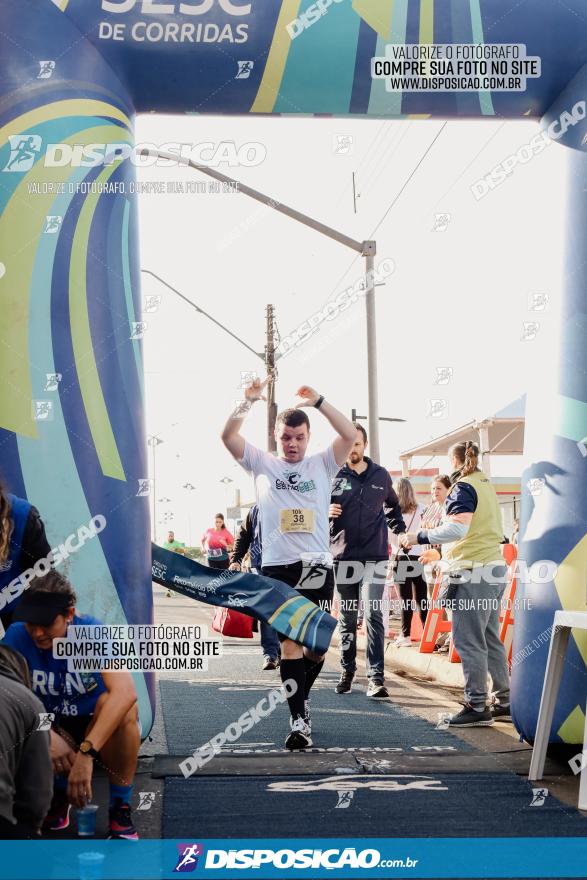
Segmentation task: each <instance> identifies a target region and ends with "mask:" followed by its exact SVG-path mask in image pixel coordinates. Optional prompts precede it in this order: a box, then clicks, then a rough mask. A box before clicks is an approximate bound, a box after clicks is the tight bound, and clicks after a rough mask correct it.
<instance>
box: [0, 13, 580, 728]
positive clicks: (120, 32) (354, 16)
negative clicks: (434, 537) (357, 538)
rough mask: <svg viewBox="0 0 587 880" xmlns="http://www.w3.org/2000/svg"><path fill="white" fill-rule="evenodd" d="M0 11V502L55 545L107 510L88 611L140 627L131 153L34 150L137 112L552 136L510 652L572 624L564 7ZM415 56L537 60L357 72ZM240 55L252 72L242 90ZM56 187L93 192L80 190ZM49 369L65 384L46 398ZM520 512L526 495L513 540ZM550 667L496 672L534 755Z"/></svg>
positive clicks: (566, 712) (569, 87) (569, 33)
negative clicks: (553, 233)
mask: <svg viewBox="0 0 587 880" xmlns="http://www.w3.org/2000/svg"><path fill="white" fill-rule="evenodd" d="M0 12H1V20H2V27H1V31H2V34H1V35H0V41H1V47H2V48H1V52H0V113H1V119H0V200H1V204H2V220H1V227H0V260H1V261H2V263H3V264H4V267H5V271H4V274H3V276H2V277H1V278H0V308H1V316H2V345H1V346H0V450H1V457H0V462H1V467H2V471H3V472H4V474H5V476H6V477H7V479H8V481H9V484H10V488H11V489H12V490H13V491H14V492H16V493H17V494H19V495H22V496H26V497H29V498H31V499H32V500H34V503H35V504H36V505H37V506H38V507H39V508H40V510H41V511H42V513H43V516H44V518H45V520H46V523H47V527H48V532H49V538H50V540H51V539H53V543H55V542H57V541H59V540H62V539H63V537H64V536H65V535H66V534H69V533H70V532H74V531H76V530H77V529H78V528H79V526H80V524H82V523H88V522H89V521H90V518H91V517H92V516H94V515H98V514H102V515H104V516H106V518H107V526H106V528H105V529H104V530H103V531H102V532H101V534H100V535H99V538H97V539H95V540H92V541H89V542H88V543H87V544H86V546H85V548H84V552H83V553H80V554H77V555H75V556H72V557H71V559H70V575H71V577H72V580H73V582H74V583H75V586H76V588H77V589H78V591H79V593H80V594H81V598H82V604H83V606H84V609H85V610H87V611H89V612H92V613H94V614H96V615H97V616H99V617H101V618H102V619H104V620H105V621H108V622H121V621H124V620H127V621H129V622H148V621H150V620H151V613H152V608H151V602H152V600H151V549H150V542H149V512H148V498H146V497H141V495H140V493H139V494H137V493H138V488H139V481H141V480H142V479H143V478H144V477H145V476H146V474H147V460H146V444H145V432H144V417H143V372H142V360H141V358H142V353H141V344H140V341H137V340H133V339H130V336H131V334H130V332H129V327H130V325H131V324H132V323H133V322H137V321H140V319H141V305H140V296H139V292H140V282H139V267H138V242H137V205H136V200H135V199H134V198H133V196H132V195H129V191H130V188H129V184H130V183H131V182H132V181H133V179H134V166H133V165H132V164H131V162H130V161H129V160H128V159H124V160H118V161H115V162H113V163H112V164H105V163H104V162H102V163H101V164H97V165H95V166H94V167H86V166H83V165H80V164H79V163H78V164H77V165H72V163H68V164H63V163H62V162H60V161H59V153H58V152H55V149H54V148H50V147H49V145H55V144H61V145H66V146H67V145H68V146H69V147H71V148H73V145H80V144H81V145H89V144H96V143H105V144H120V143H128V144H132V143H133V121H134V117H135V115H136V114H137V113H149V112H158V113H193V114H203V113H223V114H245V113H246V114H321V115H324V114H329V115H337V116H349V115H352V116H365V117H379V118H389V119H392V118H393V119H395V118H409V117H412V116H416V115H417V116H426V117H433V118H472V117H478V118H487V119H494V118H495V117H500V118H507V119H520V118H526V119H527V118H529V117H531V118H535V119H537V120H540V119H541V120H543V121H544V122H545V123H546V124H550V123H554V127H553V129H552V130H553V131H555V132H556V133H557V135H558V136H559V137H558V140H559V144H560V145H559V146H557V147H556V149H557V150H559V154H560V161H561V162H565V163H566V165H567V168H568V181H569V184H568V196H567V201H568V233H567V242H568V244H567V255H566V267H567V275H566V278H565V280H564V286H565V299H564V304H563V309H564V314H563V315H562V327H563V330H562V332H563V339H562V344H561V351H562V352H563V354H562V359H561V360H560V362H559V363H558V364H556V365H555V367H554V368H555V369H556V370H557V377H558V387H557V389H556V395H555V399H553V400H551V401H544V400H543V401H542V407H541V412H542V413H548V418H547V419H546V420H545V419H544V416H542V417H541V418H540V419H533V418H532V417H531V416H530V418H529V421H528V424H527V432H528V436H529V437H530V438H533V446H534V447H537V448H539V449H541V450H542V452H541V455H540V456H538V457H535V460H534V461H533V462H532V463H531V464H529V468H528V471H527V473H526V477H525V480H526V479H528V478H530V477H539V478H543V479H545V480H546V484H545V485H546V490H547V492H548V504H547V506H546V507H543V509H542V512H541V516H543V517H544V521H543V522H541V523H540V525H541V529H540V531H541V537H540V539H539V540H532V541H530V540H528V541H523V543H522V545H521V548H520V550H521V555H522V557H524V558H525V559H526V562H527V564H528V565H529V566H530V565H532V563H533V562H534V561H536V560H538V559H550V560H553V561H554V562H555V563H556V564H557V566H558V572H557V574H556V576H555V577H554V580H553V581H552V582H550V583H546V584H535V585H534V586H530V587H527V588H526V591H525V595H526V597H527V598H529V599H530V600H531V602H532V608H531V610H529V611H526V612H524V613H518V615H517V621H516V635H515V644H514V654H516V653H517V652H520V651H522V650H523V649H524V648H525V647H526V646H532V645H533V644H534V643H535V642H536V644H538V645H539V646H540V645H542V640H541V639H540V635H541V634H542V633H544V632H546V631H547V630H548V628H549V626H550V625H551V623H552V618H553V613H554V611H555V609H558V608H561V607H562V608H567V609H581V610H586V607H587V606H586V586H587V537H586V523H587V491H586V489H587V445H586V444H587V440H585V435H587V345H586V344H585V340H586V338H587V249H586V244H587V239H586V236H585V230H586V229H587V196H586V193H587V157H586V156H585V142H586V141H587V136H586V133H587V124H586V122H585V109H584V108H585V105H584V103H583V104H581V102H584V101H585V100H587V67H586V62H587V12H586V10H585V7H584V4H583V3H582V2H581V0H567V2H566V3H565V4H560V3H553V2H552V0H527V2H525V3H520V4H515V3H511V2H510V0H442V2H436V3H435V2H434V0H319V2H318V3H316V2H308V0H184V2H180V0H0ZM320 16H322V17H321V20H320V22H318V23H317V21H316V20H317V18H318V17H320ZM314 24H315V26H314ZM427 44H446V45H449V46H451V47H453V50H454V47H457V46H459V45H463V44H464V45H466V44H479V45H482V46H483V45H485V46H489V45H502V46H506V45H517V46H522V47H524V46H525V52H526V55H527V56H528V57H530V58H538V59H540V65H541V66H540V70H539V75H537V74H536V66H535V65H534V68H532V65H531V64H530V66H529V67H528V66H526V67H525V68H524V67H523V66H522V67H518V68H517V69H514V68H503V69H504V70H506V69H507V70H508V71H509V73H510V74H512V73H518V74H519V73H520V72H522V73H528V74H529V75H528V78H527V79H526V80H525V88H521V89H520V90H517V91H515V90H512V86H514V87H515V81H512V82H511V83H510V82H508V83H506V90H505V91H499V90H497V89H499V83H497V84H495V83H484V84H481V86H480V89H478V90H473V91H471V90H469V91H463V92H456V91H452V92H436V91H428V92H419V93H416V92H407V91H405V92H402V91H388V90H387V88H386V80H385V72H386V71H385V70H384V68H383V67H379V68H377V70H376V69H375V68H374V69H373V71H372V67H371V64H372V59H373V58H385V57H389V52H390V51H391V53H392V54H393V53H394V52H395V56H396V57H400V56H401V52H399V49H400V48H401V47H402V46H417V45H427ZM386 49H387V50H388V51H387V52H386ZM410 51H412V50H410ZM511 51H514V50H511ZM518 51H520V50H518ZM404 54H405V53H404ZM454 57H456V56H454ZM243 61H244V62H250V63H248V64H247V65H245V71H244V75H241V76H238V75H237V74H238V73H239V70H240V69H241V67H242V62H243ZM387 72H388V73H389V74H391V73H392V72H393V70H392V68H389V69H388V70H387ZM464 72H466V71H464ZM372 73H373V74H375V75H372ZM379 74H381V76H379ZM485 88H487V89H491V88H493V89H494V90H493V91H492V90H483V89H485ZM577 107H578V108H579V109H578V110H577V109H576V110H575V115H576V117H577V118H574V119H573V124H572V125H571V124H570V125H567V126H565V125H563V124H562V123H561V120H562V119H564V118H565V117H564V116H562V115H561V114H563V111H564V113H566V114H569V113H570V112H571V111H572V109H573V108H577ZM581 107H582V113H581V109H580V108H581ZM565 128H566V130H564V129H565ZM78 149H79V147H78ZM61 155H65V154H64V153H62V154H61ZM94 182H96V183H100V184H102V183H111V184H117V183H121V182H125V183H126V185H127V186H126V194H122V193H120V192H116V191H115V190H116V187H114V186H112V187H110V190H111V191H106V192H99V191H97V190H98V188H97V187H94V188H92V186H91V184H93V183H94ZM70 183H73V184H76V183H83V184H90V186H88V187H86V188H85V191H83V188H80V189H79V190H78V191H76V187H75V186H74V187H69V184H70ZM33 193H34V196H33V195H32V194H33ZM54 217H57V218H62V219H61V220H56V221H51V222H53V223H55V224H59V226H58V229H57V230H56V232H55V234H46V232H45V231H44V230H45V229H46V226H47V223H48V222H49V221H48V219H47V218H54ZM548 369H551V367H550V366H549V367H548ZM48 374H60V381H58V382H57V381H55V383H54V384H53V385H52V384H51V383H47V375H48ZM49 389H53V390H49ZM35 401H41V402H42V401H50V402H51V403H52V409H51V412H50V418H45V419H43V418H41V419H39V418H36V417H35V413H36V410H35V409H34V407H35V406H37V404H35V403H34V402H35ZM530 409H531V408H530ZM36 414H37V415H39V413H36ZM41 415H42V413H41ZM534 441H535V442H534ZM581 441H585V442H584V443H582V442H581ZM531 501H532V499H531V496H530V495H527V496H526V497H525V498H524V500H523V521H522V535H523V532H524V525H525V522H526V521H527V519H528V516H529V514H530V512H531ZM546 653H547V652H546V649H545V648H542V649H535V650H534V651H533V652H532V653H530V654H529V656H528V657H527V658H526V659H525V660H524V662H522V663H519V664H518V665H516V667H515V668H514V672H513V708H514V717H515V722H516V725H517V727H518V729H519V731H520V732H521V733H522V734H523V735H524V736H525V737H526V738H528V739H530V740H531V739H532V738H533V736H534V732H535V728H536V719H537V713H538V705H539V700H540V693H541V687H542V680H543V673H544V666H545V661H546ZM586 662H587V633H582V634H576V635H575V637H574V638H573V639H572V645H571V647H570V652H569V655H568V662H567V665H566V669H565V676H564V680H563V685H562V691H561V698H560V700H559V704H558V708H557V713H556V717H555V722H554V725H553V732H552V737H553V739H554V740H556V741H561V740H562V741H566V742H581V741H582V724H583V717H584V716H583V713H584V709H585V698H586V694H587V674H586ZM137 685H138V688H139V692H140V704H141V717H142V723H143V730H144V731H146V730H148V729H149V727H150V725H151V723H152V710H153V708H154V696H153V683H152V681H150V680H148V679H143V678H137Z"/></svg>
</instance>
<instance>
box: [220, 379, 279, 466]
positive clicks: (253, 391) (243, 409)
mask: <svg viewBox="0 0 587 880" xmlns="http://www.w3.org/2000/svg"><path fill="white" fill-rule="evenodd" d="M268 381H269V377H268V376H267V378H266V379H264V380H263V382H261V380H260V379H254V380H253V382H252V383H251V384H250V385H248V386H247V387H246V388H245V399H244V400H243V401H242V402H241V403H240V404H239V405H238V406H237V407H236V409H234V410H233V412H232V413H231V414H230V416H229V418H228V421H227V422H226V424H225V426H224V429H223V431H222V434H221V435H220V436H221V438H222V442H223V443H224V445H225V446H226V448H227V449H228V451H229V452H230V454H231V455H232V456H233V457H234V458H236V459H237V461H240V459H241V458H242V457H243V455H244V454H245V438H244V437H243V436H242V435H241V432H240V430H241V428H242V424H243V422H244V420H245V417H246V415H247V413H248V411H249V410H250V408H251V407H252V405H253V404H254V402H255V401H256V400H266V397H265V395H264V394H263V389H264V388H265V386H266V385H267V382H268Z"/></svg>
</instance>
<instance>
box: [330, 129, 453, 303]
mask: <svg viewBox="0 0 587 880" xmlns="http://www.w3.org/2000/svg"><path fill="white" fill-rule="evenodd" d="M446 124H447V123H446V122H443V124H442V126H441V127H440V129H439V130H438V132H437V133H436V135H435V136H434V138H433V140H432V142H431V143H430V144H429V146H428V147H427V149H426V151H425V152H424V154H423V155H422V157H421V158H420V161H419V162H418V164H417V165H416V167H415V168H414V170H413V171H412V172H411V174H410V175H409V177H408V179H407V180H406V181H405V183H404V185H403V186H402V188H401V189H400V191H399V193H398V194H397V196H396V197H395V199H394V200H393V202H392V203H391V205H390V206H389V208H388V209H387V210H386V212H385V214H384V215H383V217H382V218H381V220H380V221H379V223H378V224H377V226H376V227H375V229H374V230H373V232H372V233H371V234H370V236H369V238H370V239H372V238H373V237H374V235H375V233H376V232H377V230H378V229H379V227H380V226H381V224H382V223H383V221H384V220H385V218H386V217H387V215H388V214H389V212H390V211H391V209H392V208H393V206H394V205H395V204H396V202H397V201H398V199H399V197H400V196H401V194H402V193H403V191H404V190H405V188H406V187H407V185H408V184H409V182H410V180H411V179H412V178H413V176H414V175H415V173H416V171H417V170H418V168H419V167H420V165H421V164H422V162H423V161H424V159H425V158H426V156H427V155H428V153H429V152H430V150H431V149H432V147H433V146H434V144H435V143H436V141H437V140H438V138H439V137H440V135H441V134H442V132H443V131H444V129H445V127H446ZM398 146H399V144H398ZM357 259H358V255H357V256H355V257H353V259H352V260H351V262H350V263H349V265H348V266H347V268H346V269H345V270H344V272H343V273H342V275H341V276H340V278H339V279H338V281H337V282H336V284H335V285H334V287H333V288H332V290H331V291H330V293H329V294H328V296H327V298H326V300H325V302H329V301H330V299H331V297H332V296H333V295H334V294H335V293H336V292H337V290H338V288H339V285H340V283H341V282H342V281H343V280H344V279H345V278H346V276H347V275H348V274H349V272H350V271H351V269H352V267H353V266H354V265H355V263H356V261H357Z"/></svg>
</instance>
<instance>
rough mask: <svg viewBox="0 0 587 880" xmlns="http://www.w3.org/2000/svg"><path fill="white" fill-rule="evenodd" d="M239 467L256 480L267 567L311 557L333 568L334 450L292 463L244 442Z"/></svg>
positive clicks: (330, 449) (335, 471)
mask: <svg viewBox="0 0 587 880" xmlns="http://www.w3.org/2000/svg"><path fill="white" fill-rule="evenodd" d="M239 464H240V465H241V466H242V467H243V468H244V469H245V470H246V471H247V473H249V474H252V476H253V477H254V478H255V491H256V496H257V504H258V506H259V517H260V520H261V558H262V564H263V565H288V564H290V563H292V562H299V561H300V560H301V559H304V560H306V559H308V557H309V556H315V557H320V560H321V561H322V562H325V563H327V564H332V554H331V553H330V550H329V546H330V529H329V524H328V508H329V506H330V492H331V489H332V480H333V478H334V477H335V476H336V475H337V473H338V472H339V470H340V466H339V465H338V464H337V463H336V459H335V458H334V450H333V448H332V446H329V447H328V449H325V450H324V452H320V453H318V454H317V455H309V456H307V457H306V458H303V459H302V461H297V462H293V463H290V462H287V461H284V460H283V459H282V458H276V457H275V456H274V455H271V453H269V452H263V451H262V450H261V449H257V447H256V446H252V445H251V444H250V443H248V442H247V441H246V440H245V452H244V455H243V457H242V459H240V461H239Z"/></svg>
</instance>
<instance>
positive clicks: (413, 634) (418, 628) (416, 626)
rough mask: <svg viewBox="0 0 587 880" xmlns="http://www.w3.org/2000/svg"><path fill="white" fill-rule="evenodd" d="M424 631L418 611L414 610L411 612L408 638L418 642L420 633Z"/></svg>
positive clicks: (420, 636)
mask: <svg viewBox="0 0 587 880" xmlns="http://www.w3.org/2000/svg"><path fill="white" fill-rule="evenodd" d="M423 632H424V627H423V626H422V621H421V620H420V612H419V611H414V613H413V614H412V625H411V627H410V638H411V640H412V641H413V642H419V641H420V639H421V638H422V634H423Z"/></svg>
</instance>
